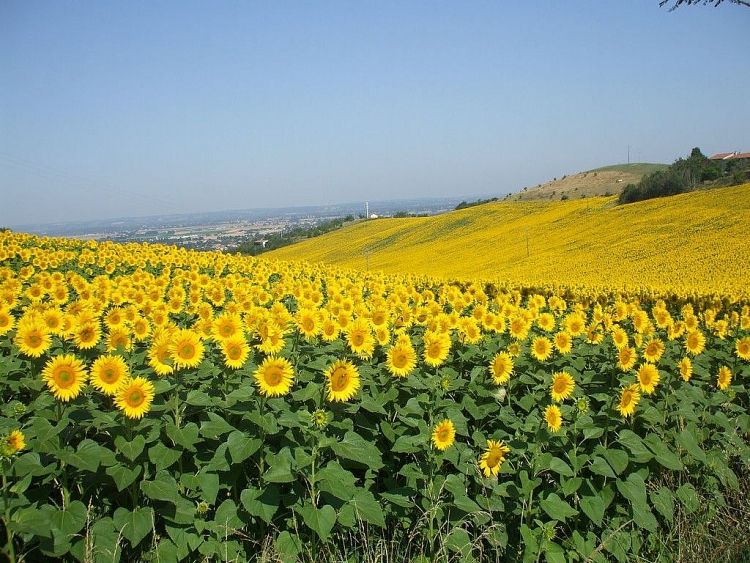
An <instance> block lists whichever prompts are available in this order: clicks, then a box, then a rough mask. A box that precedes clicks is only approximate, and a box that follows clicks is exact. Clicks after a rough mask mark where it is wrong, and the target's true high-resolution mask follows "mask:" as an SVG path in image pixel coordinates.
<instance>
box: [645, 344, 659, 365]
mask: <svg viewBox="0 0 750 563" xmlns="http://www.w3.org/2000/svg"><path fill="white" fill-rule="evenodd" d="M663 353H664V343H663V342H662V341H661V340H659V339H658V338H654V339H653V340H651V341H650V342H649V343H648V344H646V347H645V348H644V349H643V358H644V359H645V360H646V361H647V362H651V363H652V364H654V363H656V362H658V361H659V358H661V356H662V354H663Z"/></svg>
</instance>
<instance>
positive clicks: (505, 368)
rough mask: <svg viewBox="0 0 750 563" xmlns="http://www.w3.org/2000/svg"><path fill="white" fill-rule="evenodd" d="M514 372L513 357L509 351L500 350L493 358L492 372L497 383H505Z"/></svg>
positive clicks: (493, 379)
mask: <svg viewBox="0 0 750 563" xmlns="http://www.w3.org/2000/svg"><path fill="white" fill-rule="evenodd" d="M512 373H513V358H511V356H510V354H508V353H507V352H498V353H497V354H495V357H494V358H492V363H491V364H490V374H491V375H492V381H493V382H494V383H495V385H505V384H506V383H508V381H509V380H510V376H511V375H512Z"/></svg>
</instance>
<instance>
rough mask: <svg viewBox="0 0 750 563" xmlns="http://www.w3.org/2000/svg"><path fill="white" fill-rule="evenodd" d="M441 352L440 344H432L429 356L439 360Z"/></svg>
mask: <svg viewBox="0 0 750 563" xmlns="http://www.w3.org/2000/svg"><path fill="white" fill-rule="evenodd" d="M440 350H441V346H440V344H439V343H438V342H435V343H433V344H430V348H429V350H428V352H427V354H428V355H429V356H430V358H438V357H440Z"/></svg>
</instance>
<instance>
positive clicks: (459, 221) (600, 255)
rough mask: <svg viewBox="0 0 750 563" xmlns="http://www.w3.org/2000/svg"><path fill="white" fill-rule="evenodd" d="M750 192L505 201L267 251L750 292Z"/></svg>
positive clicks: (389, 267) (454, 274) (337, 260)
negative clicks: (625, 201)
mask: <svg viewBox="0 0 750 563" xmlns="http://www.w3.org/2000/svg"><path fill="white" fill-rule="evenodd" d="M593 172H594V171H592V172H591V173H589V175H592V174H593ZM610 172H613V173H616V172H617V171H613V170H611V171H610ZM597 176H598V174H597ZM749 192H750V184H743V185H741V186H734V187H731V188H714V189H706V190H700V191H696V192H691V193H685V194H680V195H676V196H672V197H665V198H656V199H651V200H647V201H641V202H637V203H632V204H629V205H616V200H617V196H614V195H613V196H610V197H596V198H594V197H590V198H589V197H587V198H585V199H580V198H579V199H572V198H571V199H569V200H566V201H520V202H508V201H500V202H494V203H487V204H484V205H478V206H475V207H470V208H467V209H462V210H458V211H451V212H449V213H444V214H442V215H437V216H433V217H409V218H398V219H397V218H383V219H371V220H367V221H361V222H359V223H356V224H353V225H351V226H348V227H344V228H342V229H339V230H338V231H335V232H333V233H329V234H326V235H323V236H320V237H317V238H314V239H308V240H306V241H303V242H301V243H298V244H294V245H292V246H288V247H285V248H282V249H280V250H277V251H273V252H270V253H268V254H266V255H265V256H267V257H268V258H269V259H274V258H278V259H280V260H293V261H299V260H304V261H309V262H323V263H327V264H331V265H335V266H342V267H346V268H354V269H357V270H362V271H364V270H368V269H369V270H377V271H382V272H385V273H394V274H395V273H398V274H415V275H429V276H437V277H444V278H455V279H466V278H474V279H476V278H479V279H484V280H502V281H509V282H511V283H519V284H525V285H527V286H528V285H531V284H539V285H548V284H561V285H568V286H571V285H572V286H575V285H578V284H580V285H584V286H587V287H592V286H594V287H607V288H612V287H615V288H623V287H628V288H630V289H633V288H648V289H649V290H650V289H652V288H653V289H659V290H670V291H676V290H682V291H699V292H701V293H705V294H709V293H711V292H712V291H716V292H718V293H724V294H734V295H738V294H743V295H746V296H747V295H750V281H748V278H747V272H748V271H750V254H749V253H748V252H747V248H746V247H747V243H746V241H747V233H748V232H750V197H748V193H749Z"/></svg>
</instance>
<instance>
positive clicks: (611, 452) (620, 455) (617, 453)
mask: <svg viewBox="0 0 750 563" xmlns="http://www.w3.org/2000/svg"><path fill="white" fill-rule="evenodd" d="M604 459H606V460H607V463H609V465H610V467H611V468H612V470H613V471H614V472H615V473H616V474H617V475H620V474H622V472H623V471H625V469H627V467H628V454H627V453H626V452H624V451H622V450H620V449H617V448H607V449H606V450H604Z"/></svg>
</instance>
